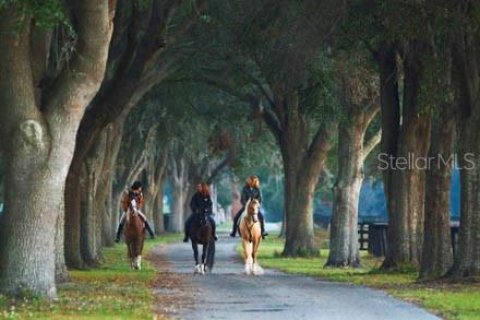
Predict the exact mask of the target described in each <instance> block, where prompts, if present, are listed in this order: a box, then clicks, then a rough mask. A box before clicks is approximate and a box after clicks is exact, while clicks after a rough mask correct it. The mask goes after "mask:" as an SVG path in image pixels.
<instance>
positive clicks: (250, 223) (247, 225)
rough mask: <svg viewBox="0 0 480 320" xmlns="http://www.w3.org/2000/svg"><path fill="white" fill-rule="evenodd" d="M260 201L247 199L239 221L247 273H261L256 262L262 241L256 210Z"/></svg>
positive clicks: (261, 270) (260, 268)
mask: <svg viewBox="0 0 480 320" xmlns="http://www.w3.org/2000/svg"><path fill="white" fill-rule="evenodd" d="M259 209H260V202H259V201H258V200H257V199H250V200H248V202H247V204H246V205H245V210H244V211H243V213H242V216H241V218H240V223H239V232H240V236H241V237H242V247H243V258H244V261H245V273H246V274H247V275H262V274H263V269H262V267H260V265H259V264H258V263H257V252H258V248H259V247H260V243H261V242H262V232H261V228H260V221H259V220H258V211H259Z"/></svg>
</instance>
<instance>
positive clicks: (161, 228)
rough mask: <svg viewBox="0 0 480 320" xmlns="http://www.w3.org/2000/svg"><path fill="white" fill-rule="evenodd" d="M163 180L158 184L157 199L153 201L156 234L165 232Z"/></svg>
mask: <svg viewBox="0 0 480 320" xmlns="http://www.w3.org/2000/svg"><path fill="white" fill-rule="evenodd" d="M163 184H164V183H163V178H162V181H160V182H159V184H158V190H157V193H156V195H155V201H154V203H153V225H154V226H155V234H157V235H160V234H162V233H164V232H165V224H164V221H163V196H164V185H163Z"/></svg>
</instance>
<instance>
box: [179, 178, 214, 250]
mask: <svg viewBox="0 0 480 320" xmlns="http://www.w3.org/2000/svg"><path fill="white" fill-rule="evenodd" d="M196 188H197V192H195V194H194V195H193V196H192V200H191V201H190V208H191V209H192V214H191V215H190V216H189V217H188V219H187V221H186V222H185V237H184V238H183V242H188V233H189V231H190V226H191V225H192V221H193V218H194V217H195V216H196V215H200V214H202V213H206V214H207V218H208V220H209V221H210V224H211V225H212V232H213V238H214V239H215V240H217V239H218V237H217V233H216V231H215V230H216V224H215V220H214V219H213V217H212V214H213V210H212V199H211V198H210V191H209V190H208V185H207V184H206V183H205V182H201V183H199V184H197V187H196Z"/></svg>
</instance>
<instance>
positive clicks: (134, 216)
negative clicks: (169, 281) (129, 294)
mask: <svg viewBox="0 0 480 320" xmlns="http://www.w3.org/2000/svg"><path fill="white" fill-rule="evenodd" d="M123 234H124V236H125V243H126V244H127V248H128V257H129V258H130V266H131V267H132V269H136V270H140V269H141V267H142V266H141V263H142V251H143V242H144V241H145V223H144V222H143V220H142V218H141V217H140V216H139V214H138V213H137V212H136V210H135V206H134V205H131V206H130V208H129V209H128V210H127V217H126V220H125V230H124V231H123Z"/></svg>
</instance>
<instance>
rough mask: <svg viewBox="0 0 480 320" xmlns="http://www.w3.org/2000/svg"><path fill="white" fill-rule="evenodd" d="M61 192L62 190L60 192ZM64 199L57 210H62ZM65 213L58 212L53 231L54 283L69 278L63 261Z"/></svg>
mask: <svg viewBox="0 0 480 320" xmlns="http://www.w3.org/2000/svg"><path fill="white" fill-rule="evenodd" d="M62 193H63V192H62ZM64 206H65V201H61V202H60V208H59V209H58V212H60V213H62V212H64ZM64 220H65V215H64V214H59V215H58V220H57V226H56V233H55V281H56V283H57V284H58V283H63V282H66V281H68V280H69V278H70V277H69V276H68V271H67V265H66V263H65V249H64V245H63V243H64V240H65V236H64V233H65V221H64Z"/></svg>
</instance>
